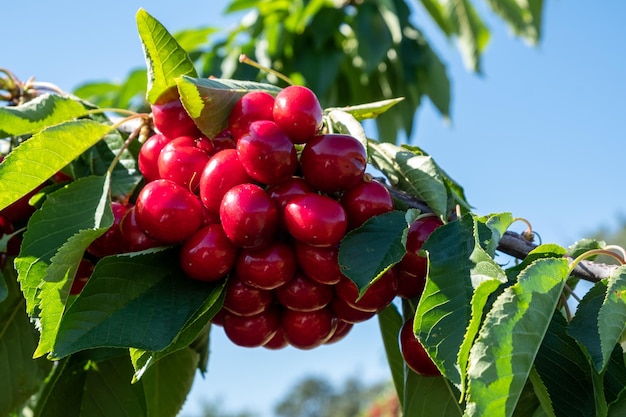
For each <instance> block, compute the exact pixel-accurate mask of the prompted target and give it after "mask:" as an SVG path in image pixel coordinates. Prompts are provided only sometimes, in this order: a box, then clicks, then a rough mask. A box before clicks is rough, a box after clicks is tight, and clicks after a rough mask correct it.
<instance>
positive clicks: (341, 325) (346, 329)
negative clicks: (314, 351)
mask: <svg viewBox="0 0 626 417" xmlns="http://www.w3.org/2000/svg"><path fill="white" fill-rule="evenodd" d="M335 320H336V322H337V325H336V326H335V331H334V332H333V334H332V335H331V336H330V337H329V338H328V339H327V340H326V341H325V342H324V344H325V345H330V344H332V343H336V342H338V341H340V340H341V339H343V338H344V337H346V336H347V335H348V333H350V330H352V327H354V323H348V322H347V321H343V320H341V319H335Z"/></svg>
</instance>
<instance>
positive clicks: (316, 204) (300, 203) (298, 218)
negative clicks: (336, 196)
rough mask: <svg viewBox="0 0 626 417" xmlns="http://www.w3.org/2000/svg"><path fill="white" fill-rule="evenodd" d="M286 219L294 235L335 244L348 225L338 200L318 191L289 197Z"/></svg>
mask: <svg viewBox="0 0 626 417" xmlns="http://www.w3.org/2000/svg"><path fill="white" fill-rule="evenodd" d="M284 221H285V225H286V226H287V230H288V231H289V233H290V234H291V236H293V237H294V238H296V239H297V240H300V241H302V242H305V243H308V244H310V245H314V246H333V245H336V244H337V243H339V241H340V240H341V239H342V238H343V236H344V235H345V233H346V228H347V225H348V220H347V218H346V212H345V210H344V209H343V207H342V206H341V204H339V202H338V201H336V200H333V199H332V198H330V197H328V196H324V195H319V194H315V193H307V194H303V195H300V196H296V197H294V198H292V199H291V200H289V203H287V205H286V206H285V213H284Z"/></svg>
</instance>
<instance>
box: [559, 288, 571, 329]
mask: <svg viewBox="0 0 626 417" xmlns="http://www.w3.org/2000/svg"><path fill="white" fill-rule="evenodd" d="M560 302H561V306H562V307H563V310H565V317H566V319H567V321H568V322H570V321H572V312H571V310H570V309H569V304H567V298H565V294H563V293H561V301H560Z"/></svg>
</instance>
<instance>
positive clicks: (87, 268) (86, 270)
mask: <svg viewBox="0 0 626 417" xmlns="http://www.w3.org/2000/svg"><path fill="white" fill-rule="evenodd" d="M94 266H95V265H94V264H93V262H91V261H89V260H87V259H85V258H83V259H81V260H80V262H79V264H78V268H77V269H76V275H75V276H74V281H72V286H71V287H70V294H71V295H77V294H79V293H80V292H81V291H82V290H83V288H84V287H85V285H86V284H87V281H88V280H89V277H91V273H92V272H93V269H94Z"/></svg>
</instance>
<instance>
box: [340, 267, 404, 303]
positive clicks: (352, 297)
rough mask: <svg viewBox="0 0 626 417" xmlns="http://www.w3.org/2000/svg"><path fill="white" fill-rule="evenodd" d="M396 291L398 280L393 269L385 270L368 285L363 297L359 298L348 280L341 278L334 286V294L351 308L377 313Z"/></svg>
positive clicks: (355, 287) (357, 292)
mask: <svg viewBox="0 0 626 417" xmlns="http://www.w3.org/2000/svg"><path fill="white" fill-rule="evenodd" d="M397 291H398V278H397V277H396V274H395V271H394V270H393V269H389V270H387V272H385V273H384V274H383V275H382V276H381V277H380V278H378V279H377V280H376V281H374V282H373V283H372V284H370V286H369V287H367V289H366V290H365V292H364V293H363V295H361V297H359V290H358V288H357V286H356V284H355V283H354V282H353V281H352V280H350V279H349V278H342V279H341V281H339V283H338V284H337V285H336V286H335V292H336V293H337V295H338V296H339V297H341V298H343V299H344V300H345V301H346V302H347V303H348V304H350V305H351V306H352V307H354V308H356V309H359V310H363V311H372V312H378V311H380V310H382V309H383V308H385V307H387V306H388V305H389V303H391V302H392V301H393V299H394V297H395V296H396V294H397Z"/></svg>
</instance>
